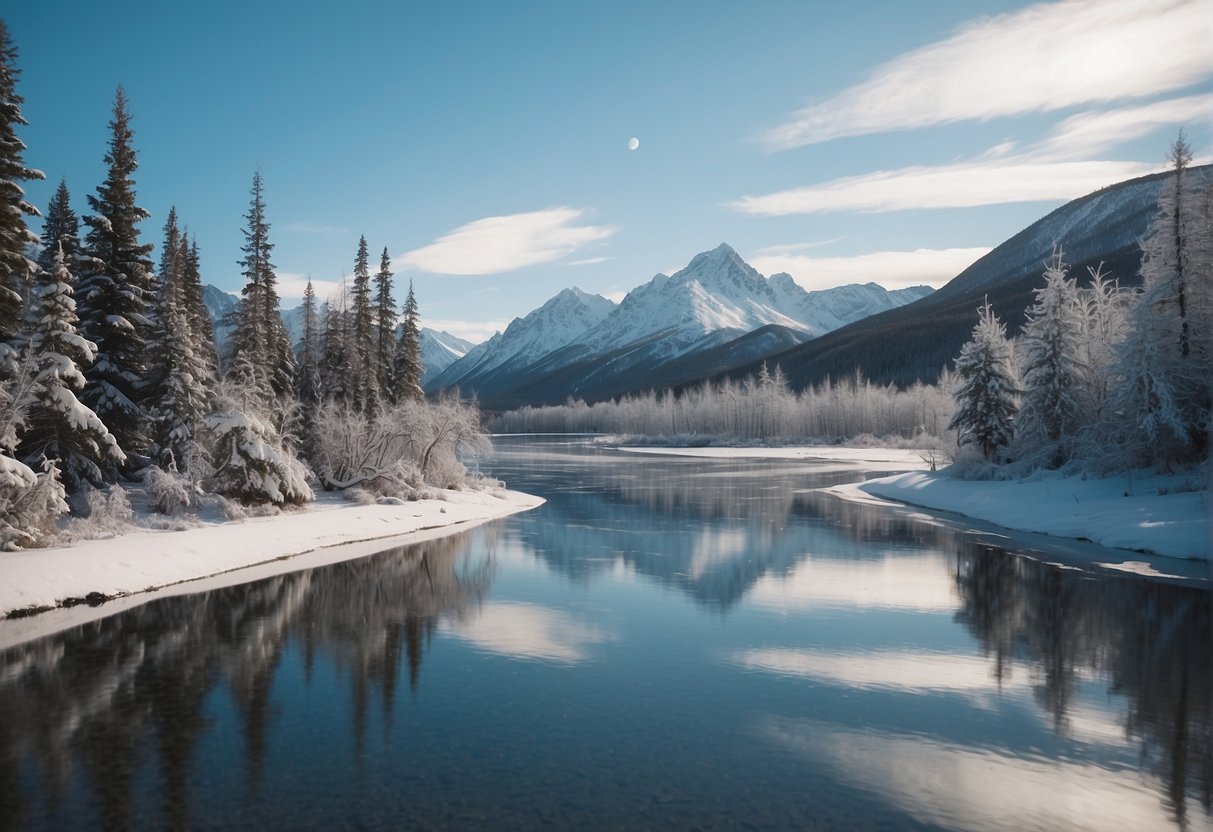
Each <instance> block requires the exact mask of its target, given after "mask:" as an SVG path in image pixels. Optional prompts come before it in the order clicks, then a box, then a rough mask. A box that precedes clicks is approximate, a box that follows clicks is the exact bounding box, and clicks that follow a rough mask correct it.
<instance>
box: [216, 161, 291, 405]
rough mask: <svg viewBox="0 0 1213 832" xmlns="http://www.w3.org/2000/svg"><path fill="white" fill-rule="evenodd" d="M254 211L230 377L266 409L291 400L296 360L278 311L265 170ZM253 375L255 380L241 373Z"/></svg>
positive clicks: (254, 194)
mask: <svg viewBox="0 0 1213 832" xmlns="http://www.w3.org/2000/svg"><path fill="white" fill-rule="evenodd" d="M249 193H250V199H249V210H248V213H247V214H245V215H244V218H245V221H246V223H247V225H246V227H245V229H244V245H243V246H242V247H241V251H243V252H244V257H243V258H242V259H241V260H240V266H241V267H242V269H243V271H242V272H241V274H242V275H243V276H244V279H245V285H244V289H242V290H241V302H240V309H239V311H238V312H237V316H236V328H235V330H234V331H233V332H232V336H231V339H230V342H229V351H230V352H229V356H228V361H227V364H228V367H229V369H228V377H229V378H233V379H237V380H238V381H239V382H240V383H241V384H242V385H243V386H245V387H246V388H250V389H252V390H253V391H254V392H255V393H256V394H257V396H258V397H259V399H260V402H261V405H260V406H261V407H262V408H266V407H268V406H269V404H270V402H272V401H273V400H274V399H275V398H277V397H280V396H288V395H289V394H290V393H291V390H292V387H293V386H294V376H295V359H294V355H293V353H292V352H291V344H290V339H289V337H288V336H287V333H286V327H285V326H283V323H282V317H281V315H280V314H279V311H278V288H277V284H278V278H277V276H276V275H275V274H274V264H273V263H272V262H270V255H271V254H272V253H273V250H274V244H273V243H271V242H270V239H269V230H270V225H269V222H268V221H267V220H266V218H265V194H264V190H263V186H262V182H261V171H256V172H255V173H254V174H253V185H252V188H251V189H250V191H249ZM250 369H251V371H252V377H251V378H242V377H239V376H237V375H235V373H237V372H238V371H240V370H243V371H248V370H250Z"/></svg>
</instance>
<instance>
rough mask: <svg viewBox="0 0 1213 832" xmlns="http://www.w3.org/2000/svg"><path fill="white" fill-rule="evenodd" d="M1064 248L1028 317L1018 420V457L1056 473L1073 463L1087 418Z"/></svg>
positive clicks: (1077, 314) (1077, 309) (1078, 327)
mask: <svg viewBox="0 0 1213 832" xmlns="http://www.w3.org/2000/svg"><path fill="white" fill-rule="evenodd" d="M1068 271H1069V267H1068V266H1067V265H1066V264H1065V263H1063V262H1062V253H1061V249H1060V248H1054V249H1053V256H1052V257H1051V258H1050V260H1049V262H1048V263H1047V264H1046V266H1045V273H1044V278H1045V284H1044V286H1042V287H1040V288H1039V289H1037V290H1036V303H1035V304H1033V305H1032V306H1031V307H1029V309H1028V311H1027V322H1026V323H1025V324H1024V326H1023V330H1022V334H1021V336H1020V349H1019V358H1020V362H1021V367H1022V376H1023V401H1022V405H1021V407H1020V409H1019V415H1018V416H1017V417H1016V426H1015V434H1016V436H1015V439H1016V445H1017V448H1018V450H1019V457H1020V458H1021V459H1026V460H1029V461H1032V462H1036V461H1039V462H1040V463H1041V464H1043V465H1045V466H1047V467H1050V468H1056V467H1058V466H1060V465H1062V464H1063V463H1065V462H1066V460H1067V459H1068V458H1069V456H1070V453H1071V450H1072V447H1073V442H1074V439H1075V437H1076V436H1077V434H1078V429H1079V427H1080V425H1081V418H1082V398H1081V397H1082V385H1081V382H1082V380H1083V377H1084V371H1085V369H1086V368H1085V366H1084V363H1083V350H1082V329H1083V317H1082V307H1081V305H1080V302H1079V295H1078V286H1077V285H1076V283H1075V281H1074V280H1073V279H1072V278H1071V277H1070V276H1069V274H1068Z"/></svg>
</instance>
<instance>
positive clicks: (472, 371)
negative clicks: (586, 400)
mask: <svg viewBox="0 0 1213 832" xmlns="http://www.w3.org/2000/svg"><path fill="white" fill-rule="evenodd" d="M614 309H615V304H614V303H613V302H612V301H609V300H607V299H606V298H604V297H602V296H601V295H591V294H589V293H588V292H583V291H581V290H580V289H578V288H576V287H574V288H572V289H564V290H563V291H561V292H560V293H559V294H558V295H556V296H555V297H554V298H552V299H551V300H549V301H548V302H547V303H545V304H544V305H543V306H541V307H539V308H538V309H536V310H534V311H532V312H531V313H529V314H528V315H527V316H526V317H523V318H515V319H514V320H513V321H511V322H510V325H509V326H507V327H506V328H505V332H498V333H496V334H495V335H493V337H492V338H490V339H489V340H487V341H485V342H484V343H481V344H477V345H476V346H474V347H472V348H471V349H469V350H468V351H467V354H466V355H464V356H463V357H462V358H461V359H459V360H458V361H456V362H454V363H452V364H451V365H450V366H449V367H447V368H446V370H445V371H443V372H442V373H440V374H438V375H437V376H435V377H434V378H433V379H432V380H431V381H430V382H429V384H428V385H427V389H433V390H439V389H443V388H447V387H460V388H462V389H465V390H472V389H476V388H477V387H478V386H479V383H480V382H481V381H482V380H484V379H485V378H487V377H488V376H489V375H490V374H492V373H493V371H494V370H497V369H498V368H500V367H503V366H508V367H509V368H511V369H517V368H522V367H526V366H529V365H530V364H532V363H534V362H535V361H537V360H539V359H541V358H543V357H544V356H546V355H549V354H551V353H552V352H554V351H556V350H559V349H560V348H562V347H564V346H566V345H568V344H572V343H575V342H579V341H581V340H582V339H583V337H584V335H585V333H586V332H588V331H589V330H591V329H593V328H594V327H595V326H597V325H598V324H601V323H602V321H603V320H605V319H606V318H607V317H608V316H609V315H610V314H611V313H612V312H613V311H614Z"/></svg>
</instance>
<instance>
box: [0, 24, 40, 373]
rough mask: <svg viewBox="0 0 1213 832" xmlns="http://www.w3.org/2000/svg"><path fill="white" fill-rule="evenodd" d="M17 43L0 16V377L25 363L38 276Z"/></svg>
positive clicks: (37, 175) (33, 172)
mask: <svg viewBox="0 0 1213 832" xmlns="http://www.w3.org/2000/svg"><path fill="white" fill-rule="evenodd" d="M20 73H21V71H20V70H19V69H17V47H16V46H15V45H13V43H12V41H11V40H10V39H9V34H8V27H7V26H5V24H4V21H3V20H0V381H2V380H4V379H5V378H12V377H13V375H14V374H15V373H16V371H17V366H18V364H19V362H20V355H19V352H20V350H19V344H18V336H19V329H20V327H21V320H22V317H23V316H22V314H21V310H22V307H23V305H24V297H25V294H26V293H27V292H28V289H29V285H30V281H31V280H32V279H33V275H34V268H35V266H34V264H33V263H32V262H31V261H30V260H29V258H28V257H26V256H25V253H26V248H27V247H28V246H30V245H32V244H34V243H36V242H38V237H37V236H36V235H35V234H34V233H33V232H32V231H30V229H29V226H28V225H26V222H25V218H26V217H36V216H38V209H37V208H35V207H34V206H33V205H31V204H30V203H29V202H27V201H26V199H25V191H24V190H23V189H22V187H21V183H22V182H26V181H30V180H34V179H42V178H43V177H42V172H41V171H38V170H34V169H33V168H28V167H26V166H25V161H24V158H23V155H24V152H25V143H24V142H22V141H21V139H19V138H18V137H17V128H18V127H21V126H24V125H25V124H26V123H27V122H26V121H25V118H24V117H22V115H21V105H22V104H23V103H24V99H23V98H22V97H21V96H20V95H19V94H18V93H17V77H18V76H19V75H20Z"/></svg>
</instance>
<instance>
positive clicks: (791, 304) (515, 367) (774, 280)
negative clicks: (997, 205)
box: [204, 166, 1213, 409]
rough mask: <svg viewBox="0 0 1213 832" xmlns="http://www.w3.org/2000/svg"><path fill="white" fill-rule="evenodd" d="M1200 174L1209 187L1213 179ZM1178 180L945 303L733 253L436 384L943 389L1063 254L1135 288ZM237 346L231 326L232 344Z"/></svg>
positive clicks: (945, 293) (534, 331) (1060, 231)
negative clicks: (832, 382)
mask: <svg viewBox="0 0 1213 832" xmlns="http://www.w3.org/2000/svg"><path fill="white" fill-rule="evenodd" d="M1191 174H1192V176H1194V177H1200V178H1204V179H1205V180H1208V179H1210V178H1213V166H1202V167H1196V168H1192V169H1191ZM1165 177H1166V174H1157V175H1154V176H1147V177H1143V178H1140V179H1134V180H1130V181H1127V182H1122V183H1120V184H1118V185H1113V186H1111V187H1108V188H1104V189H1102V190H1100V191H1097V192H1096V193H1093V194H1089V195H1087V196H1084V197H1081V198H1080V199H1076V200H1074V201H1073V202H1070V203H1068V204H1066V205H1063V206H1062V207H1060V208H1058V209H1057V210H1055V211H1053V212H1052V213H1050V214H1049V215H1047V216H1046V217H1044V218H1043V219H1041V220H1039V221H1037V222H1035V223H1033V224H1032V225H1030V226H1028V227H1027V228H1026V229H1024V230H1023V231H1021V232H1019V233H1018V234H1016V235H1015V236H1013V237H1011V238H1010V239H1009V240H1007V241H1006V242H1005V243H1003V244H1002V245H1000V246H998V247H997V248H995V249H994V250H993V251H991V252H990V253H989V254H987V255H986V256H985V257H983V258H981V259H980V260H978V261H977V262H976V263H974V264H973V265H972V266H970V267H969V268H967V269H965V270H964V271H963V272H961V273H960V274H959V275H958V276H956V277H955V278H954V279H952V280H951V281H950V282H949V283H948V284H947V285H946V286H944V287H943V288H941V289H940V290H939V291H937V292H936V291H933V290H932V289H931V288H930V287H929V286H914V287H911V288H908V289H899V290H894V291H889V290H886V289H884V288H882V287H881V286H879V285H877V284H875V283H867V284H862V285H860V284H852V285H847V286H839V287H836V288H833V289H825V290H821V291H815V292H809V291H806V290H805V289H803V288H802V287H801V286H800V285H799V284H797V283H796V282H795V281H794V280H793V279H792V278H791V277H790V276H789V275H787V274H776V275H772V276H770V277H763V276H762V275H761V274H759V273H758V272H757V271H755V270H754V268H753V267H752V266H750V265H749V264H748V263H746V262H745V261H744V260H742V259H741V257H740V256H738V254H737V252H735V251H734V250H733V249H732V248H730V247H729V246H728V245H725V244H721V245H719V246H717V247H716V248H714V249H712V250H711V251H706V252H703V253H701V254H698V255H696V256H695V257H694V258H693V259H692V260H691V262H690V263H689V264H688V265H687V266H686V268H684V269H682V270H680V271H678V272H676V273H675V274H673V275H665V274H658V275H656V276H654V277H653V278H652V279H651V280H650V281H648V282H647V283H644V284H642V285H640V286H638V287H637V288H635V289H633V290H632V291H631V292H629V293H628V294H627V295H626V296H625V297H624V299H623V300H622V302H620V303H618V304H616V303H614V302H612V301H610V300H608V299H607V298H604V297H601V296H600V295H593V294H589V293H587V292H583V291H581V290H580V289H577V288H570V289H565V290H563V291H561V292H560V293H559V294H557V295H556V296H555V297H553V298H551V299H550V300H548V301H547V302H546V303H544V304H543V305H542V306H540V307H539V308H538V309H535V310H534V311H532V312H530V313H529V314H527V315H525V316H524V317H521V318H516V319H514V321H513V322H511V323H510V325H509V326H508V327H506V329H505V331H504V332H499V333H496V334H495V335H493V337H492V338H490V339H489V340H487V341H485V342H483V343H480V344H472V343H470V342H468V341H465V340H463V339H460V338H458V337H456V336H453V335H451V334H450V333H447V332H436V331H434V330H432V329H422V331H421V333H422V360H423V362H424V364H425V367H426V373H425V376H424V377H423V379H422V384H423V386H424V387H425V389H426V390H427V391H428V392H431V393H432V392H437V391H440V390H446V389H458V390H460V391H462V392H463V393H464V394H466V395H471V394H475V395H477V396H478V397H479V399H480V401H481V403H482V404H483V405H484V406H486V407H488V408H490V409H506V408H511V407H518V406H521V405H524V404H545V403H555V402H562V401H564V400H565V399H567V398H569V397H574V398H581V399H584V400H585V401H588V402H592V401H600V400H602V399H606V398H610V397H613V396H617V395H620V394H624V393H635V392H642V391H644V390H649V389H662V388H665V387H681V386H687V385H693V384H698V383H701V382H703V381H705V380H719V379H722V378H726V377H728V378H742V377H744V376H746V375H748V374H751V373H754V372H756V371H757V370H758V369H759V367H761V365H762V364H763V363H764V362H765V363H767V364H768V366H771V367H774V366H775V365H779V366H781V367H782V368H783V372H784V375H785V377H786V378H787V379H788V381H789V383H790V384H791V385H792V386H793V387H795V388H801V387H804V386H806V385H808V384H814V383H817V382H820V381H822V380H823V379H825V378H827V377H833V378H841V377H843V376H847V375H850V374H851V373H853V372H854V371H855V370H856V369H859V370H861V371H862V372H863V374H864V375H865V376H866V377H868V378H870V379H872V380H873V381H876V382H879V383H888V382H893V383H896V384H899V385H907V384H911V383H913V382H914V381H915V380H923V381H933V380H934V379H935V378H936V377H937V376H938V375H939V372H940V371H941V370H942V369H943V368H944V367H945V366H947V365H948V364H949V362H951V360H952V359H953V358H954V357H955V356H956V354H957V353H958V352H959V350H960V346H961V344H963V343H964V341H965V340H966V339H967V338H968V335H969V332H970V330H971V329H972V326H973V323H974V322H975V320H976V309H977V306H978V305H979V304H980V303H981V302H982V299H983V298H985V297H987V296H988V297H989V299H990V302H991V304H992V305H993V306H994V310H995V312H996V313H997V314H998V315H999V317H1001V318H1002V320H1003V321H1004V322H1006V324H1007V328H1008V331H1009V332H1010V333H1011V334H1014V333H1016V332H1017V331H1018V329H1019V326H1020V324H1021V322H1022V319H1023V313H1024V309H1025V308H1026V307H1027V306H1028V305H1029V304H1030V303H1031V301H1032V297H1033V290H1034V289H1035V288H1036V287H1037V286H1039V285H1040V284H1041V282H1042V278H1041V273H1042V271H1043V264H1044V261H1045V260H1046V259H1047V258H1048V256H1049V254H1050V252H1051V250H1052V247H1053V245H1054V244H1055V243H1056V244H1060V245H1062V246H1063V247H1064V250H1065V256H1066V260H1067V262H1069V263H1071V264H1072V266H1071V271H1072V274H1074V275H1075V276H1077V277H1078V278H1079V280H1080V282H1082V281H1083V280H1084V279H1085V278H1086V267H1087V266H1096V265H1098V264H1099V263H1101V262H1102V263H1103V264H1104V267H1105V270H1107V271H1111V273H1112V274H1113V276H1115V277H1117V278H1119V280H1120V282H1121V285H1134V284H1135V283H1136V282H1137V281H1138V280H1139V278H1138V276H1137V270H1138V267H1139V265H1140V261H1141V252H1140V249H1139V247H1138V244H1139V242H1140V241H1141V239H1142V238H1143V237H1144V236H1145V235H1146V234H1147V233H1148V230H1149V226H1150V223H1151V221H1152V220H1153V218H1154V217H1155V216H1156V213H1157V207H1156V206H1157V200H1158V194H1159V190H1160V189H1161V187H1162V184H1163V182H1164V181H1165ZM204 298H205V300H206V303H207V308H208V309H209V310H210V311H211V315H212V318H213V319H214V320H216V321H221V320H222V317H223V316H224V315H225V314H227V313H228V312H230V311H231V310H232V309H234V308H235V307H236V305H237V304H238V303H239V298H238V297H236V296H235V295H231V294H228V293H226V292H222V291H220V290H219V289H217V288H215V287H214V286H207V287H205V292H204ZM283 320H284V322H285V323H286V326H287V329H288V331H289V332H290V334H291V338H292V341H295V342H297V341H298V339H299V337H300V335H301V330H302V307H301V306H300V307H295V308H293V309H288V310H285V311H284V312H283ZM227 335H228V329H227V327H225V326H223V325H222V324H217V325H216V339H217V341H219V342H220V343H222V342H223V341H224V340H226V337H227Z"/></svg>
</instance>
